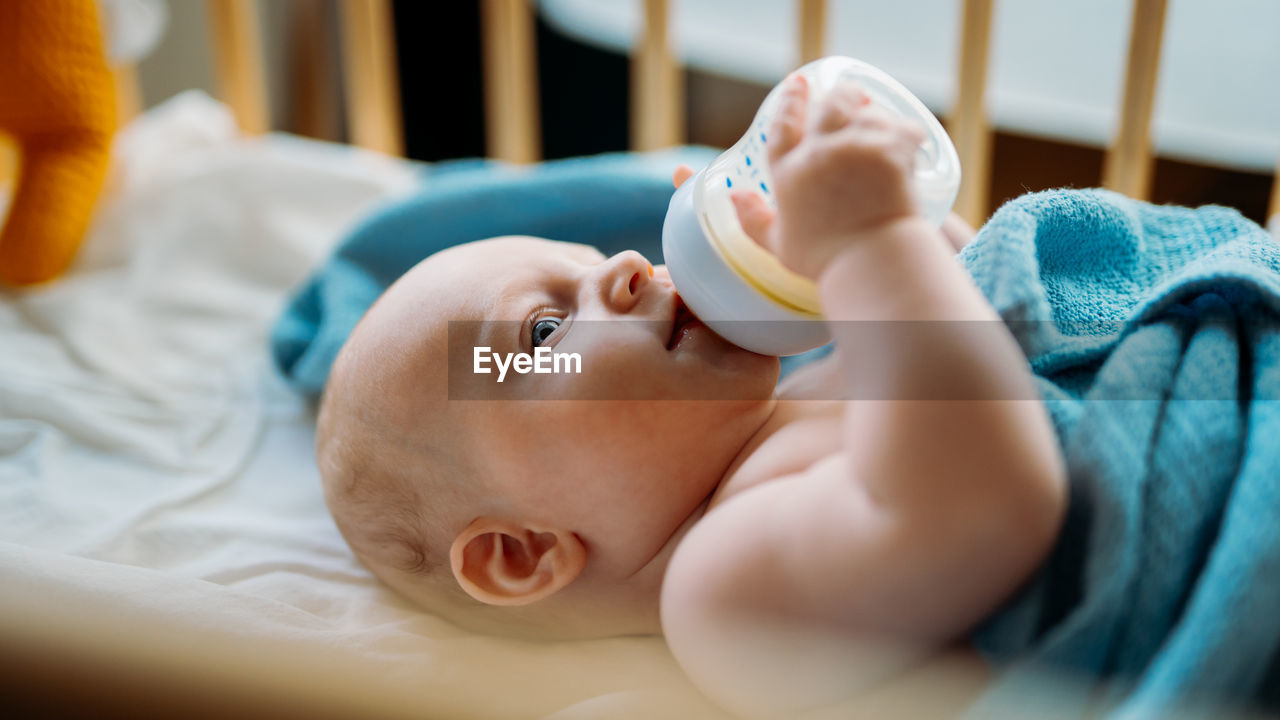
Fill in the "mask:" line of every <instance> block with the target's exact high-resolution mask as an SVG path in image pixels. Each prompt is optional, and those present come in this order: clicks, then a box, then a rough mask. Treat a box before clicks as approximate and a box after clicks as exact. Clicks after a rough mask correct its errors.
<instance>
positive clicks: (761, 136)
mask: <svg viewBox="0 0 1280 720" xmlns="http://www.w3.org/2000/svg"><path fill="white" fill-rule="evenodd" d="M760 142H762V143H767V142H769V139H768V138H767V137H765V135H764V133H760Z"/></svg>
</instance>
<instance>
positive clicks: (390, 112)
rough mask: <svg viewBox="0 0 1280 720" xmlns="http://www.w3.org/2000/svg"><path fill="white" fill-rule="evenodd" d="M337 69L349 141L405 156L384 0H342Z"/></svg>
mask: <svg viewBox="0 0 1280 720" xmlns="http://www.w3.org/2000/svg"><path fill="white" fill-rule="evenodd" d="M341 12H342V70H343V78H344V80H345V82H344V87H345V90H346V106H347V108H346V109H347V125H348V131H349V133H350V136H351V143H352V144H353V145H358V146H360V147H362V148H366V149H368V150H376V151H378V152H383V153H386V154H388V155H404V128H403V126H402V124H401V119H400V77H399V73H398V72H397V71H396V40H395V30H394V23H393V20H392V17H391V3H390V2H389V0H342V5H341Z"/></svg>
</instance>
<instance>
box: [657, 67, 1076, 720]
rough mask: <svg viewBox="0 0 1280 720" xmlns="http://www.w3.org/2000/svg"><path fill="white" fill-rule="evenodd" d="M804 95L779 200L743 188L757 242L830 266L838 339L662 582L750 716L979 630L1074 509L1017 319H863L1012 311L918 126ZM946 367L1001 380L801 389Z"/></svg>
mask: <svg viewBox="0 0 1280 720" xmlns="http://www.w3.org/2000/svg"><path fill="white" fill-rule="evenodd" d="M806 104H807V87H806V86H805V84H804V81H803V78H792V79H791V80H789V83H788V85H787V86H786V94H785V95H784V100H783V104H782V106H781V108H780V111H779V113H778V119H777V120H776V121H775V124H774V126H773V127H772V128H771V129H770V130H769V137H770V139H771V145H770V147H769V152H770V158H769V159H770V167H771V169H772V171H773V186H774V188H775V192H776V198H777V205H778V210H777V216H776V218H775V217H772V216H771V215H770V212H769V211H768V209H767V208H765V207H764V205H763V202H762V201H760V200H759V198H758V196H755V195H753V194H747V195H742V196H739V197H737V198H735V201H736V202H737V205H738V211H739V215H740V216H741V217H743V221H744V226H745V227H746V229H747V230H748V232H749V234H751V235H752V237H753V238H755V239H756V240H757V242H760V243H761V244H762V245H764V246H765V247H766V248H767V249H769V250H770V251H772V252H773V253H774V254H775V255H776V256H777V257H779V258H780V259H781V260H782V261H783V263H784V264H786V265H787V266H788V267H790V268H791V269H792V270H794V271H796V272H798V273H800V274H802V275H806V276H808V277H810V278H813V279H814V280H815V281H816V282H817V283H818V287H819V295H820V298H821V302H822V308H823V313H824V315H825V316H826V317H827V318H828V320H830V321H833V322H832V332H833V335H834V336H835V339H836V344H837V347H838V348H839V350H838V352H837V354H836V355H834V356H833V359H832V360H830V361H829V362H828V363H827V364H826V365H825V366H823V367H819V368H815V369H814V370H813V371H812V372H813V373H814V374H815V375H814V376H810V377H807V378H804V377H802V378H800V379H797V380H796V381H795V383H794V384H793V385H792V386H791V387H787V386H784V387H783V388H781V389H780V391H779V403H778V406H777V407H776V408H775V410H774V413H773V415H772V416H771V417H770V418H769V420H768V421H766V423H765V425H764V426H763V427H762V428H761V431H760V433H758V434H757V436H756V437H754V438H753V439H752V440H751V442H750V443H748V445H747V447H746V448H744V451H743V453H742V454H741V455H740V456H739V461H738V462H737V464H736V465H735V466H733V467H731V468H730V470H729V472H728V473H727V475H726V477H725V480H724V482H723V483H722V484H721V486H720V488H719V489H718V491H717V492H716V494H715V496H713V498H712V501H711V503H710V506H709V509H708V511H707V514H706V515H705V516H704V518H703V519H702V521H701V522H699V523H698V524H697V525H696V526H695V527H694V528H693V529H692V530H690V532H689V534H688V535H687V536H686V537H685V539H684V541H683V542H682V543H681V545H680V547H679V548H678V549H677V550H676V553H675V555H674V556H673V558H672V560H671V564H670V565H669V566H668V569H667V573H666V581H665V583H664V586H663V592H662V621H663V630H664V632H665V633H666V636H667V640H668V643H669V644H670V645H671V648H672V651H673V652H674V653H675V655H676V657H677V659H678V660H679V661H680V663H681V665H682V666H683V667H684V668H685V670H686V671H687V672H689V674H690V675H691V677H693V678H694V680H695V682H697V683H698V685H699V686H700V687H701V688H702V689H703V690H704V691H705V692H706V693H707V694H708V695H710V696H711V697H713V698H714V699H716V700H717V701H718V702H720V703H721V704H722V705H724V706H725V707H728V708H730V709H733V710H736V711H739V712H741V713H744V714H765V715H767V714H771V713H791V712H795V711H796V710H798V709H802V708H806V707H812V706H814V705H821V704H827V703H833V702H839V701H841V700H843V699H846V698H847V697H849V695H850V694H851V693H854V694H856V693H857V692H859V690H860V689H869V688H871V687H873V686H875V685H876V684H879V683H881V682H883V681H884V680H886V679H888V678H890V677H892V676H893V675H895V674H897V673H899V672H901V671H902V670H903V669H904V668H905V667H908V666H910V665H912V664H915V663H917V662H918V660H919V659H920V658H921V657H924V656H926V655H928V654H931V653H933V652H936V651H937V650H938V649H939V648H941V647H944V646H945V645H947V644H948V643H951V642H953V641H955V640H956V639H958V638H961V637H963V635H964V633H965V632H967V631H968V630H969V629H971V628H972V627H973V626H974V625H975V624H976V623H977V622H979V621H980V620H981V619H982V618H983V617H984V616H986V615H987V614H989V613H990V612H992V611H993V610H995V609H996V608H997V607H998V605H999V604H1000V603H1001V602H1002V601H1003V600H1004V599H1006V598H1007V597H1008V596H1009V595H1010V594H1012V593H1013V592H1014V591H1015V590H1016V589H1017V587H1018V586H1019V585H1020V584H1021V583H1022V582H1023V581H1024V580H1025V579H1026V578H1027V576H1028V575H1029V574H1030V573H1031V572H1032V570H1033V569H1034V568H1035V567H1036V565H1038V564H1039V563H1040V562H1041V561H1042V559H1043V558H1044V556H1045V555H1046V554H1047V553H1048V551H1049V549H1050V548H1051V546H1052V543H1053V540H1054V538H1055V537H1056V534H1057V531H1058V528H1059V526H1060V523H1061V518H1062V514H1063V511H1064V508H1065V489H1064V488H1065V482H1064V472H1063V469H1062V468H1063V465H1062V460H1061V458H1060V457H1059V452H1058V448H1057V443H1056V440H1055V438H1054V435H1053V431H1052V428H1051V426H1050V424H1049V421H1048V418H1047V416H1046V414H1045V411H1044V408H1043V407H1042V406H1041V405H1040V403H1038V402H1034V401H1030V400H1027V399H1026V398H1032V397H1035V395H1034V391H1033V390H1032V386H1031V376H1030V371H1029V369H1028V368H1027V366H1026V361H1025V359H1024V358H1023V357H1022V355H1021V353H1020V352H1019V350H1018V348H1017V346H1016V345H1015V344H1014V342H1013V340H1012V338H1011V337H1009V336H1008V335H1007V334H1006V333H1004V332H1003V331H1002V329H1001V331H1000V332H996V333H991V332H987V333H985V334H984V335H983V337H982V339H981V340H980V341H979V340H978V339H977V338H976V337H974V335H973V334H971V332H970V331H967V330H962V331H960V332H956V333H948V332H945V331H942V332H939V333H936V334H935V335H933V336H930V337H929V338H928V339H927V340H926V339H923V338H919V337H917V336H915V335H913V334H912V333H908V332H888V333H885V334H884V336H883V342H881V343H879V344H878V345H877V346H876V348H875V352H874V355H872V354H869V353H867V352H861V353H859V352H855V351H856V350H857V348H858V345H857V341H858V337H857V327H858V323H859V322H866V321H870V322H876V323H912V322H916V321H930V322H948V323H955V327H961V328H964V327H969V326H975V327H985V328H991V329H996V328H999V322H998V317H997V316H996V314H995V312H994V311H993V310H992V309H991V307H990V306H989V304H988V303H987V302H986V300H985V299H984V298H983V297H982V295H981V293H980V292H979V291H978V290H977V288H976V287H975V286H974V285H973V283H972V282H971V280H970V279H969V277H968V276H967V275H966V274H965V273H964V272H963V271H962V269H961V268H960V267H959V265H958V264H956V263H955V262H954V260H953V259H952V257H951V256H952V254H953V253H954V247H953V244H952V243H951V242H949V241H948V239H947V238H945V237H944V236H943V234H942V233H941V232H939V230H938V229H937V228H934V227H932V226H930V225H929V224H928V222H927V221H925V220H924V219H923V218H922V217H921V216H920V215H919V213H918V211H917V210H916V208H915V205H914V201H913V198H912V197H911V193H910V186H909V183H908V181H909V178H910V173H911V170H912V164H911V158H912V156H913V153H914V151H915V148H916V146H917V145H918V144H919V142H920V140H921V136H920V133H919V131H918V130H917V129H915V128H912V127H910V126H907V125H905V124H904V123H902V122H900V121H897V120H895V119H894V118H893V117H891V116H889V115H887V114H882V113H880V112H878V111H877V110H876V109H875V108H874V107H872V106H870V101H869V99H868V98H867V96H866V95H865V94H863V93H861V92H860V91H858V90H856V89H852V88H842V89H838V90H836V91H833V92H832V94H831V96H830V97H829V98H828V99H827V100H826V101H825V103H824V104H823V106H822V109H821V110H820V112H819V115H818V117H816V118H809V117H806V115H805V108H806ZM774 138H777V141H776V142H775V141H774ZM972 321H981V322H978V323H974V322H972ZM938 368H945V369H946V373H947V375H948V377H949V380H950V381H951V382H952V383H954V386H955V387H962V388H966V389H967V390H972V391H974V392H972V393H967V396H969V397H978V398H992V399H990V400H987V399H979V400H964V401H947V400H927V399H926V400H856V399H855V400H850V401H841V402H822V401H791V400H789V399H788V394H789V393H790V392H792V391H793V390H794V391H795V392H797V395H798V396H809V395H810V394H811V392H812V389H813V388H815V387H821V386H822V385H824V384H826V383H831V384H830V385H827V387H837V388H838V387H839V386H840V385H841V384H845V385H847V386H848V387H864V388H875V389H877V390H887V391H888V393H887V394H888V395H890V396H893V395H894V391H901V393H902V394H901V395H900V396H899V397H915V396H914V395H912V392H911V391H912V389H913V388H917V387H920V385H919V383H921V382H922V381H923V378H925V377H927V376H928V375H929V374H930V373H931V372H932V371H935V370H937V369H938ZM822 373H827V374H828V376H827V377H825V378H822V377H821V374H822ZM815 378H816V382H815ZM855 395H856V393H855ZM828 397H831V396H828ZM837 397H838V396H837ZM1000 398H1023V399H1020V400H1010V399H1000Z"/></svg>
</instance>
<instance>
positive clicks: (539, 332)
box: [533, 317, 561, 347]
mask: <svg viewBox="0 0 1280 720" xmlns="http://www.w3.org/2000/svg"><path fill="white" fill-rule="evenodd" d="M560 322H561V321H560V318H557V317H546V318H542V319H541V320H539V321H537V322H536V323H534V324H533V346H534V347H538V346H539V345H541V344H542V343H544V342H546V340H547V338H549V337H551V334H552V333H554V332H555V331H556V328H558V327H560Z"/></svg>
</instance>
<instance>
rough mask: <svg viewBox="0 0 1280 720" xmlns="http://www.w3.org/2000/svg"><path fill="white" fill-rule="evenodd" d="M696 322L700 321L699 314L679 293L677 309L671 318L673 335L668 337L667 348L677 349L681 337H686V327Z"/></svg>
mask: <svg viewBox="0 0 1280 720" xmlns="http://www.w3.org/2000/svg"><path fill="white" fill-rule="evenodd" d="M696 322H698V316H697V315H694V314H693V311H692V310H690V309H689V306H688V305H685V304H684V298H682V297H680V296H679V295H678V294H677V295H676V304H675V310H674V312H673V313H672V318H671V337H670V338H668V339H667V350H673V349H675V346H676V345H677V344H678V343H679V342H680V339H681V338H682V337H684V335H685V329H686V328H688V327H689V326H691V325H692V324H694V323H696Z"/></svg>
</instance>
